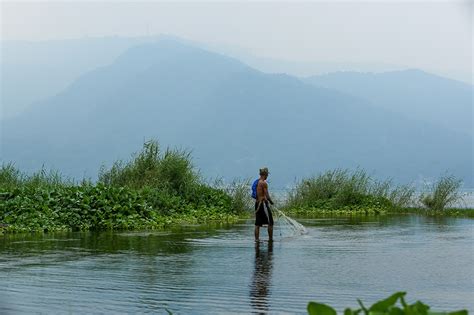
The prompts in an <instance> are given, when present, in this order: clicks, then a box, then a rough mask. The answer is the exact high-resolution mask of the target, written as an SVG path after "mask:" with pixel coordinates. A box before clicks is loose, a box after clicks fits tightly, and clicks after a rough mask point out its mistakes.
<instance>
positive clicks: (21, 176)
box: [0, 163, 74, 189]
mask: <svg viewBox="0 0 474 315" xmlns="http://www.w3.org/2000/svg"><path fill="white" fill-rule="evenodd" d="M73 184H74V182H73V181H72V180H69V179H65V178H64V177H63V176H62V175H61V173H59V172H58V171H54V170H49V171H48V170H46V169H45V168H44V167H42V168H41V170H39V171H37V172H34V173H32V174H27V173H23V172H21V171H20V170H19V169H18V168H16V167H15V165H14V164H13V163H6V164H3V165H2V167H1V168H0V188H4V189H6V188H19V187H24V188H29V189H34V188H41V187H57V186H70V185H73Z"/></svg>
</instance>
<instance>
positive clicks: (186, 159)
mask: <svg viewBox="0 0 474 315" xmlns="http://www.w3.org/2000/svg"><path fill="white" fill-rule="evenodd" d="M99 182H101V183H104V184H105V185H108V186H115V187H121V186H127V187H130V188H143V187H154V188H158V189H161V190H167V191H170V192H173V193H177V194H187V193H189V192H190V191H191V190H192V189H193V188H194V187H195V186H196V185H197V184H199V174H198V172H197V171H196V170H195V169H194V167H193V164H192V160H191V155H190V152H188V151H185V150H178V149H166V151H165V152H164V153H161V151H160V146H159V144H158V142H157V141H155V140H150V141H147V142H145V143H144V144H143V149H142V150H141V151H140V152H139V153H138V154H136V155H135V157H133V158H132V159H131V160H130V161H128V162H123V161H117V162H115V163H114V164H113V166H112V167H111V168H110V169H106V168H105V167H102V168H101V170H100V172H99Z"/></svg>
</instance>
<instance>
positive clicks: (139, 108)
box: [1, 40, 473, 187]
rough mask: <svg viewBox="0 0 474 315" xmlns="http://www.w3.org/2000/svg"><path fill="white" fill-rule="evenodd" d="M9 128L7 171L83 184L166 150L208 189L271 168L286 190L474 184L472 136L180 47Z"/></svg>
mask: <svg viewBox="0 0 474 315" xmlns="http://www.w3.org/2000/svg"><path fill="white" fill-rule="evenodd" d="M2 127H3V130H2V131H3V135H2V154H1V156H2V161H15V162H16V164H17V165H18V166H19V167H21V168H25V169H29V170H32V169H38V168H40V167H41V165H42V164H43V163H45V165H46V166H47V167H54V168H56V169H60V170H61V171H63V172H64V173H65V174H68V175H71V176H75V177H79V178H80V177H82V176H83V175H86V176H92V177H94V178H95V176H96V174H97V170H98V168H99V166H100V165H101V163H105V164H107V165H110V163H111V162H112V161H114V160H116V159H118V158H125V159H126V158H128V157H129V154H130V152H133V151H137V150H138V149H140V147H141V144H142V142H143V140H144V139H149V138H157V139H159V140H160V141H161V143H162V144H163V146H166V145H172V146H174V145H176V146H180V147H184V148H189V149H192V150H193V156H194V157H195V163H196V165H197V166H198V167H199V168H200V169H201V171H202V174H203V175H204V176H205V177H207V178H212V177H217V176H219V177H220V176H222V177H224V178H226V179H232V178H236V177H240V178H245V177H254V176H256V172H257V170H258V168H259V167H261V166H262V165H266V166H268V167H269V168H270V171H271V173H272V175H271V183H272V185H273V187H283V186H285V185H288V184H291V183H293V182H294V180H295V178H301V177H303V176H308V175H311V174H314V173H315V172H318V171H321V170H325V169H328V168H336V167H340V168H346V167H348V168H354V167H357V166H360V167H363V168H365V169H367V170H368V171H370V172H374V173H375V174H376V175H377V176H379V177H393V178H394V179H395V180H397V181H402V182H407V181H412V180H416V179H419V178H424V177H437V176H439V175H440V174H442V173H443V172H444V171H446V170H447V171H450V172H452V173H454V174H455V175H457V176H458V177H461V178H463V179H464V180H465V182H466V184H467V185H472V182H473V179H472V150H471V148H472V137H471V136H469V135H465V134H462V133H458V132H455V131H452V130H450V129H448V128H444V127H439V126H437V125H434V124H430V123H427V122H424V121H417V120H414V119H407V118H405V117H404V116H403V115H401V114H397V113H392V112H390V111H387V110H385V109H383V108H379V107H376V106H373V104H371V103H370V102H368V101H366V100H365V99H362V98H358V97H354V96H351V95H348V94H344V93H340V92H337V91H334V90H331V89H326V88H318V87H315V86H313V85H310V84H307V83H305V82H303V81H301V80H300V79H297V78H295V77H290V76H287V75H276V74H265V73H262V72H259V71H256V70H254V69H252V68H250V67H248V66H246V65H244V64H242V63H240V62H239V61H237V60H235V59H232V58H228V57H226V56H223V55H219V54H215V53H212V52H208V51H205V50H202V49H198V48H195V47H191V46H187V45H184V44H182V43H179V42H176V41H172V40H161V41H158V42H156V43H154V44H146V45H140V46H137V47H134V48H131V49H129V50H127V51H126V52H125V53H124V54H122V55H121V56H120V57H119V58H117V59H116V60H115V62H113V63H112V64H110V65H108V66H104V67H101V68H97V69H95V70H93V71H91V72H88V73H87V74H85V75H83V76H81V77H80V78H79V79H77V80H76V81H75V82H74V83H73V84H71V85H70V86H69V87H67V88H66V89H65V90H64V91H62V92H61V93H59V94H58V95H56V96H54V97H51V98H49V99H47V100H45V101H43V102H41V103H38V104H36V105H35V106H32V107H31V109H30V110H28V111H26V112H25V113H23V114H22V115H20V116H17V117H15V118H11V119H9V120H7V121H5V123H4V124H3V125H2Z"/></svg>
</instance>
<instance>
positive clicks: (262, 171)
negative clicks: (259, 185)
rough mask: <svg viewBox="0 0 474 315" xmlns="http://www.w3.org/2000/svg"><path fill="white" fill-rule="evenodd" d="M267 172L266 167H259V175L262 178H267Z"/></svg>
mask: <svg viewBox="0 0 474 315" xmlns="http://www.w3.org/2000/svg"><path fill="white" fill-rule="evenodd" d="M268 174H270V173H269V172H268V168H266V167H264V168H261V169H260V176H262V177H263V178H264V179H267V177H268Z"/></svg>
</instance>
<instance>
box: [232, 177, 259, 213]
mask: <svg viewBox="0 0 474 315" xmlns="http://www.w3.org/2000/svg"><path fill="white" fill-rule="evenodd" d="M250 187H251V185H250V180H249V179H246V180H234V181H232V182H231V183H230V184H229V185H225V191H226V193H227V194H228V195H229V196H230V197H231V200H232V201H231V207H232V212H233V213H243V212H246V211H249V210H251V209H252V207H253V203H254V200H253V199H252V196H251V193H250Z"/></svg>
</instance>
